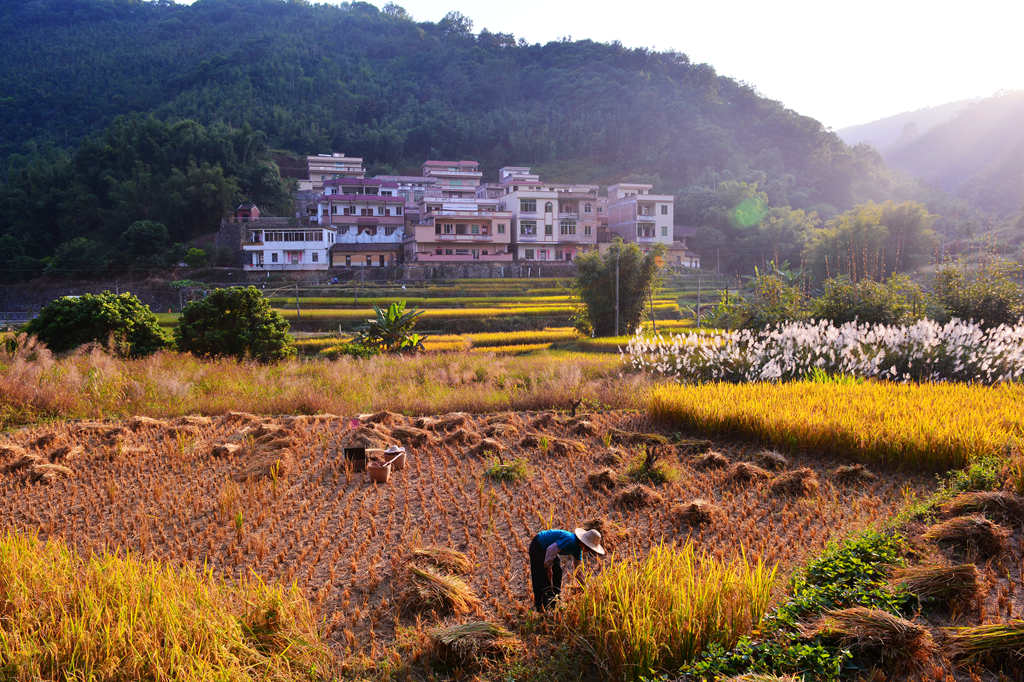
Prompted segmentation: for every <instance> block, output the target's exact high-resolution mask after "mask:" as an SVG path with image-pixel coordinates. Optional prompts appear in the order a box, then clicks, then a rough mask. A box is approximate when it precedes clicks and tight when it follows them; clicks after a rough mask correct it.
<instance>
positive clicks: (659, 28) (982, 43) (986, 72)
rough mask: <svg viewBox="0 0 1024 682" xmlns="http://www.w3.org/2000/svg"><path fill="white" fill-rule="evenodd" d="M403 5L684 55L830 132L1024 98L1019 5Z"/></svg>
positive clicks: (542, 36)
mask: <svg viewBox="0 0 1024 682" xmlns="http://www.w3.org/2000/svg"><path fill="white" fill-rule="evenodd" d="M396 1H397V2H398V4H400V5H402V6H403V7H405V9H406V10H408V11H409V13H410V14H412V16H413V18H414V19H416V20H419V21H428V20H429V21H436V20H438V19H440V18H441V17H442V16H444V15H445V14H446V13H447V12H448V11H450V10H458V11H460V12H462V13H463V14H465V15H467V16H468V17H470V18H471V19H472V20H473V24H474V26H473V28H474V31H479V30H480V29H482V28H487V29H488V30H489V31H492V32H502V33H514V34H515V35H516V36H517V37H522V38H525V39H526V40H528V41H529V42H531V43H533V42H541V43H543V42H547V41H550V40H558V39H560V38H562V37H565V36H568V37H570V38H572V39H584V38H590V39H592V40H597V41H602V42H610V41H612V40H619V41H620V42H622V43H623V44H624V45H627V46H630V47H640V46H643V47H651V48H657V49H674V50H678V51H680V52H683V53H685V54H686V55H687V56H689V58H690V60H691V61H694V62H706V63H708V64H711V65H712V66H713V67H715V69H716V71H717V72H718V73H720V74H723V75H726V76H730V77H732V78H736V79H737V80H741V81H744V82H746V83H749V84H750V85H752V86H754V87H755V88H756V89H757V91H758V92H759V93H760V94H762V95H764V96H765V97H769V98H771V99H775V100H779V101H781V102H782V103H783V104H785V105H786V106H787V107H789V108H791V109H794V110H796V111H798V112H800V113H802V114H806V115H808V116H813V117H814V118H817V119H818V120H820V121H821V122H822V123H824V124H825V125H826V126H829V127H832V128H841V127H844V126H847V125H852V124H856V123H865V122H868V121H871V120H874V119H877V118H882V117H884V116H888V115H890V114H896V113H900V112H903V111H908V110H913V109H919V108H922V107H926V106H929V105H935V104H942V103H944V102H949V101H953V100H958V99H966V98H971V97H983V96H988V95H991V94H993V93H995V92H996V91H998V90H1013V89H1024V2H1021V0H966V1H965V0H957V1H955V2H954V1H949V0H857V1H847V2H836V0H742V1H741V0H699V1H693V0H676V1H672V0H666V1H663V2H656V1H654V0H631V1H619V2H608V1H606V0H589V1H587V0H514V1H513V2H496V1H494V0H487V1H480V0H396ZM385 2H386V0H379V1H378V2H374V4H376V5H378V6H383V5H384V3H385Z"/></svg>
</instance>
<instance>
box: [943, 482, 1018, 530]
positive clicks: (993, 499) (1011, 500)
mask: <svg viewBox="0 0 1024 682" xmlns="http://www.w3.org/2000/svg"><path fill="white" fill-rule="evenodd" d="M942 512H943V513H945V514H948V515H950V516H960V515H963V514H975V513H980V514H984V515H986V516H991V517H994V518H996V519H999V520H1001V521H1005V522H1007V523H1013V524H1018V525H1019V524H1022V523H1024V497H1021V496H1020V495H1016V494H1014V493H1011V492H1009V491H1007V490H997V491H988V490H985V491H974V492H966V493H960V494H959V495H957V496H956V497H954V498H953V499H952V500H950V501H949V502H946V503H945V504H944V505H942Z"/></svg>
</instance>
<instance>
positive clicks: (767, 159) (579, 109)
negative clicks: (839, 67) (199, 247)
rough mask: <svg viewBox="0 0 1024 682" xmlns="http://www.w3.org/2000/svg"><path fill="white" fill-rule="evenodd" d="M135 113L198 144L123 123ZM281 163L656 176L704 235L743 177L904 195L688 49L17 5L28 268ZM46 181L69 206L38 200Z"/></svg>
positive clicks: (9, 208) (814, 196) (278, 18)
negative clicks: (436, 164) (83, 191)
mask: <svg viewBox="0 0 1024 682" xmlns="http://www.w3.org/2000/svg"><path fill="white" fill-rule="evenodd" d="M125 114H135V115H137V116H149V115H152V116H154V117H155V118H156V119H157V120H158V121H163V122H167V125H171V126H174V125H176V124H175V123H174V122H176V121H182V120H184V119H190V120H193V121H195V122H196V124H198V125H199V126H200V127H199V128H196V127H195V126H192V125H191V124H190V126H186V127H185V128H180V127H178V128H172V129H168V128H165V127H161V125H162V124H161V125H158V124H157V123H155V122H154V121H152V120H149V119H146V118H143V119H138V118H136V119H133V120H132V121H130V122H127V123H126V122H123V121H122V122H120V123H118V124H117V125H114V122H115V120H116V119H117V117H118V116H121V115H125ZM140 121H142V122H140ZM145 121H148V122H145ZM111 126H114V127H111ZM126 140H127V142H126ZM125 144H127V145H129V148H128V150H127V151H124V153H122V149H124V148H123V147H122V145H125ZM271 149H279V150H288V151H291V152H295V153H313V152H326V151H343V152H346V153H349V154H355V155H359V156H363V157H364V158H365V159H366V162H367V165H368V168H369V170H370V171H371V172H409V171H416V169H418V167H419V164H420V163H422V161H423V160H424V159H427V158H473V159H478V160H480V161H481V162H482V164H483V166H484V169H485V171H486V172H487V174H488V176H492V174H493V171H494V170H496V169H497V168H498V167H500V166H502V165H508V164H529V165H533V166H535V167H537V168H538V169H539V170H540V171H541V172H543V173H545V174H546V176H547V177H551V178H552V179H556V180H558V179H563V180H568V179H572V180H578V181H589V182H598V183H608V182H612V181H616V180H620V179H633V180H646V181H650V182H653V183H654V184H655V185H656V186H657V187H658V189H659V190H660V191H667V192H672V193H674V194H675V195H676V196H677V199H678V202H679V203H678V204H677V215H678V216H680V220H681V221H683V222H686V223H688V224H696V223H697V222H699V221H700V220H702V216H704V215H705V214H706V213H707V211H708V210H709V202H711V203H713V202H714V197H715V193H716V192H717V191H718V188H720V187H722V186H723V184H724V183H728V182H733V183H737V182H739V183H747V184H749V185H756V189H757V191H758V193H759V195H763V196H764V197H766V199H767V202H768V203H769V204H770V205H773V206H787V205H788V206H792V207H794V208H798V209H813V210H817V211H818V212H819V214H821V215H824V216H830V215H833V214H834V213H835V212H836V211H838V210H842V209H846V208H849V207H851V206H853V205H854V204H856V203H859V202H862V201H865V200H868V199H878V200H881V199H887V198H906V196H907V194H908V190H907V189H906V187H905V186H904V185H903V184H902V183H901V182H900V181H898V180H896V179H894V177H893V176H892V175H891V174H890V173H889V172H888V170H887V169H886V168H885V166H884V164H883V162H882V160H881V158H880V157H879V156H878V154H877V153H876V152H875V151H874V150H872V149H870V148H868V147H867V146H858V147H852V148H851V147H849V146H847V145H846V144H844V143H843V142H842V141H841V140H840V139H839V138H838V137H837V136H836V135H835V134H834V133H832V132H829V131H827V130H826V129H825V128H824V127H823V126H822V125H821V124H820V123H818V122H817V121H815V120H813V119H811V118H808V117H806V116H801V115H799V114H798V113H796V112H793V111H791V110H788V109H786V108H785V107H784V106H782V105H781V104H780V103H778V102H775V101H771V100H768V99H765V98H763V97H761V96H759V95H758V94H757V92H755V91H754V89H753V88H751V87H750V86H748V85H744V84H741V83H738V82H737V81H735V80H732V79H730V78H726V77H723V76H719V75H717V74H716V73H715V71H714V69H713V68H712V67H711V66H708V65H706V64H694V63H691V62H690V60H689V59H688V58H687V57H686V56H685V55H683V54H680V53H676V52H652V51H649V50H646V49H627V48H625V47H623V46H621V45H619V44H599V43H595V42H592V41H587V40H583V41H567V40H566V41H561V42H552V43H548V44H546V45H539V44H533V45H531V44H527V43H526V42H524V41H522V40H517V39H516V38H515V37H514V36H512V35H510V34H503V33H491V32H489V31H486V30H485V31H481V32H479V33H474V32H473V30H472V23H471V22H470V21H469V20H468V19H467V18H466V17H464V16H462V15H460V14H458V13H451V14H449V15H448V16H447V17H446V18H445V19H444V20H442V21H440V22H437V23H431V22H416V21H414V20H412V19H411V18H410V17H409V16H408V15H407V14H406V13H405V12H404V10H401V8H398V7H397V6H394V5H389V6H388V7H387V8H386V10H384V11H381V10H378V9H377V8H376V7H375V6H373V5H370V4H367V3H362V2H354V3H350V4H344V5H341V6H331V5H323V4H321V5H310V4H309V3H307V2H304V1H302V0H292V1H290V2H285V1H283V0H198V1H197V2H196V3H194V4H193V5H177V4H174V3H172V2H170V1H169V0H158V1H156V2H141V1H139V0H4V2H3V3H0V170H2V169H3V168H6V169H7V171H8V175H7V179H6V182H5V183H4V184H0V236H3V235H5V234H6V235H8V236H10V237H11V239H9V240H8V242H7V246H8V247H9V248H8V251H9V252H11V253H15V252H17V253H20V254H21V255H20V256H19V258H21V257H24V258H36V259H40V258H44V257H47V256H49V255H51V254H52V253H53V251H54V249H55V247H56V245H60V244H65V243H66V242H67V241H68V240H70V239H74V238H76V237H82V236H90V237H92V236H94V232H93V231H94V230H96V229H97V226H100V227H102V228H103V229H105V230H106V232H105V233H104V236H103V239H104V240H105V241H107V242H109V241H110V239H112V238H113V237H116V235H117V234H120V232H121V231H123V230H124V229H125V228H126V227H127V223H128V222H129V221H130V220H131V219H132V218H135V219H136V220H141V219H147V220H157V221H159V222H162V223H164V224H166V226H167V228H168V230H169V239H170V240H171V241H177V240H185V239H187V238H189V237H190V236H191V235H193V234H195V233H197V232H201V231H202V230H203V229H206V227H207V226H208V225H209V224H210V223H211V222H213V221H214V218H215V216H216V211H217V210H219V209H220V208H221V207H223V206H226V205H230V203H231V202H232V201H237V200H239V199H244V198H251V199H254V200H258V201H262V200H263V199H262V197H264V196H271V197H278V196H279V195H280V192H279V189H280V187H278V186H276V185H277V180H276V179H275V178H276V177H277V168H276V166H274V165H273V164H272V163H271V162H270V158H271V157H270V156H269V151H268V150H271ZM154 158H155V159H156V161H153V159H154ZM151 162H152V164H155V165H152V164H151ZM107 163H110V164H112V165H113V166H114V167H115V168H116V169H117V171H116V172H113V173H106V174H105V171H104V168H103V166H104V164H107ZM175 169H177V172H178V175H174V172H175ZM190 169H191V170H190ZM218 171H220V172H221V173H222V175H223V176H224V178H223V183H221V181H220V180H218V179H217V178H216V177H215V176H216V174H217V172H218ZM108 176H109V177H108ZM172 176H173V178H172ZM179 176H182V177H183V178H184V179H182V177H179ZM193 177H194V178H195V183H199V184H190V183H192V180H190V178H193ZM211 177H212V178H213V180H212V181H210V182H207V181H208V180H210V178H211ZM164 178H172V179H175V181H176V182H178V183H179V185H180V187H179V191H178V193H177V194H176V195H174V197H171V200H172V201H171V204H173V205H172V206H170V207H168V208H166V210H163V209H161V210H155V209H152V207H150V206H149V205H148V204H147V203H146V201H147V200H146V197H147V196H149V195H150V194H153V193H155V194H156V195H161V194H162V192H161V191H160V188H162V187H163V186H164V185H163V183H164ZM211 182H212V185H211ZM47 184H49V185H54V184H60V185H63V186H62V187H59V188H57V189H58V190H59V191H58V192H57V194H58V195H64V196H63V197H62V198H61V201H50V202H49V203H46V202H42V200H41V199H39V198H38V197H37V196H36V193H37V191H38V190H39V189H40V188H42V187H45V186H46V185H47ZM214 185H216V188H215V189H216V190H217V191H213V190H212V189H209V188H210V187H212V186H214ZM80 187H85V188H88V189H89V192H90V194H89V199H88V200H87V201H81V200H79V201H75V197H76V196H78V195H79V190H78V189H76V188H80ZM147 188H156V189H155V190H153V191H148V190H147ZM193 195H195V196H193ZM26 206H28V207H29V208H31V211H32V212H33V213H32V218H31V220H28V219H26V217H25V216H26V212H27V211H28V209H27V208H26ZM726 208H728V207H726ZM110 215H114V216H116V221H115V222H109V216H110ZM186 221H192V222H190V223H189V222H186ZM196 221H198V222H196ZM15 242H16V243H15ZM716 248H721V246H720V245H719V246H716ZM75 251H76V252H78V251H79V250H78V249H75ZM3 257H4V247H3V244H2V243H0V261H2V260H3Z"/></svg>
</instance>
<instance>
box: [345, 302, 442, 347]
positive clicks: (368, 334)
mask: <svg viewBox="0 0 1024 682" xmlns="http://www.w3.org/2000/svg"><path fill="white" fill-rule="evenodd" d="M373 310H374V313H375V314H376V317H375V318H374V319H371V320H367V322H366V324H364V325H363V326H362V327H360V328H359V329H357V330H356V338H355V342H356V343H359V344H361V345H363V346H367V347H369V348H374V349H376V350H377V351H378V352H384V353H401V352H416V351H419V350H422V349H423V339H424V338H425V337H424V336H422V335H420V334H416V333H413V331H412V329H413V327H415V326H416V322H417V320H418V319H419V318H420V317H421V316H422V315H423V311H422V310H406V309H405V301H394V302H392V303H391V304H390V305H389V306H388V307H387V308H386V309H385V308H381V307H380V306H377V305H375V306H373Z"/></svg>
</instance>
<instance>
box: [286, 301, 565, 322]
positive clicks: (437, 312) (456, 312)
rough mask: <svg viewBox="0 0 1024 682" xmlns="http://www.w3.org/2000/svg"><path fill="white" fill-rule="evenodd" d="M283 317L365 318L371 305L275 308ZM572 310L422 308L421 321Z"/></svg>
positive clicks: (369, 315) (537, 314)
mask: <svg viewBox="0 0 1024 682" xmlns="http://www.w3.org/2000/svg"><path fill="white" fill-rule="evenodd" d="M276 310H277V312H279V313H281V315H282V316H283V317H285V318H286V319H290V320H294V319H296V318H300V319H310V320H364V319H365V320H368V319H370V318H371V317H373V315H374V313H373V309H372V308H364V309H358V308H310V309H308V310H302V311H301V312H298V313H297V312H296V311H295V309H294V308H276ZM575 310H576V306H574V305H551V306H532V305H524V306H516V307H503V308H499V307H493V306H492V307H486V308H424V309H423V316H422V317H421V318H420V319H421V320H436V319H458V318H465V317H482V316H486V317H502V316H512V315H520V316H531V315H533V316H543V315H552V314H559V313H560V314H563V315H570V314H572V313H573V312H574V311H575Z"/></svg>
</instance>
